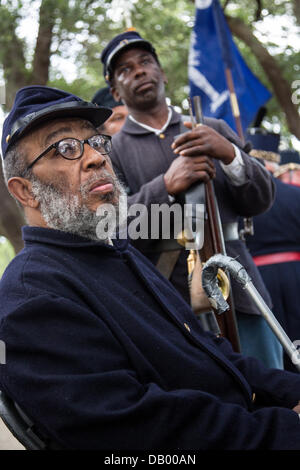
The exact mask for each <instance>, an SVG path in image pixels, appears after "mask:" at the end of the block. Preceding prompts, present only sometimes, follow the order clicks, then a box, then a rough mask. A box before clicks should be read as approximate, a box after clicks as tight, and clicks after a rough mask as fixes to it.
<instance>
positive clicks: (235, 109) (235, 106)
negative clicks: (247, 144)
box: [225, 67, 244, 143]
mask: <svg viewBox="0 0 300 470" xmlns="http://www.w3.org/2000/svg"><path fill="white" fill-rule="evenodd" d="M225 77H226V83H227V87H228V90H229V96H230V106H231V111H232V115H233V118H234V121H235V125H236V130H237V133H238V136H239V138H240V139H241V141H242V142H243V143H244V133H243V127H242V121H241V113H240V108H239V102H238V99H237V96H236V92H235V89H234V83H233V78H232V72H231V69H230V68H227V67H226V68H225Z"/></svg>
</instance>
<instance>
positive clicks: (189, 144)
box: [172, 122, 235, 165]
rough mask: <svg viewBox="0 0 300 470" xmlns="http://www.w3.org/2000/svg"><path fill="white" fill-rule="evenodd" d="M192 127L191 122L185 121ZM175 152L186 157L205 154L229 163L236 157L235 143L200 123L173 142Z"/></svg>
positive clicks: (188, 126) (189, 127)
mask: <svg viewBox="0 0 300 470" xmlns="http://www.w3.org/2000/svg"><path fill="white" fill-rule="evenodd" d="M184 125H185V126H186V127H187V128H188V129H192V123H191V122H185V123H184ZM172 149H173V151H174V153H176V154H178V155H182V156H185V157H196V156H200V155H205V156H207V157H212V158H216V159H218V160H220V161H221V162H222V163H224V164H225V165H229V163H231V162H232V161H233V159H234V158H235V152H234V147H233V145H232V144H231V143H230V142H229V140H227V139H226V138H225V137H223V136H222V135H221V134H219V133H218V132H217V131H215V130H214V129H212V128H211V127H208V126H205V125H199V126H197V127H196V128H194V129H192V130H191V131H190V132H185V133H184V134H181V135H180V136H179V137H177V139H175V140H174V142H173V144H172Z"/></svg>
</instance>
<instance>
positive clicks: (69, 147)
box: [57, 135, 111, 160]
mask: <svg viewBox="0 0 300 470" xmlns="http://www.w3.org/2000/svg"><path fill="white" fill-rule="evenodd" d="M85 142H87V143H88V144H89V145H90V146H91V147H92V148H93V149H95V150H96V151H97V152H99V153H102V154H107V153H109V152H110V151H111V141H110V138H109V137H108V136H105V135H94V136H92V137H90V138H89V139H87V140H86V141H85ZM57 150H58V152H59V153H60V154H61V156H62V157H63V158H67V159H69V160H72V159H76V158H79V157H80V156H81V155H82V152H83V142H81V141H80V140H78V139H75V138H73V139H72V138H68V139H63V140H61V141H60V142H58V144H57Z"/></svg>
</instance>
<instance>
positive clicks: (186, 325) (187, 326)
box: [184, 323, 191, 333]
mask: <svg viewBox="0 0 300 470" xmlns="http://www.w3.org/2000/svg"><path fill="white" fill-rule="evenodd" d="M184 326H185V328H186V329H187V330H188V332H189V333H190V331H191V329H190V327H189V325H188V324H187V323H184Z"/></svg>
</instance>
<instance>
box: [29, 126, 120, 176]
mask: <svg viewBox="0 0 300 470" xmlns="http://www.w3.org/2000/svg"><path fill="white" fill-rule="evenodd" d="M84 144H89V145H90V147H92V148H93V149H94V150H96V151H97V152H99V153H101V154H102V155H107V154H109V153H110V151H111V137H110V136H109V135H105V134H96V135H93V136H92V137H89V138H88V139H85V140H79V139H76V138H75V137H66V138H65V139H61V140H59V141H58V142H55V143H54V144H52V145H50V146H49V147H48V148H46V150H44V152H43V153H41V154H40V155H39V156H38V157H36V158H35V159H34V160H33V162H31V163H30V165H28V167H27V170H29V169H30V168H32V167H33V165H34V164H35V163H36V162H37V161H38V160H40V159H41V158H42V157H43V156H44V155H46V153H48V152H50V150H51V149H53V148H55V149H56V152H57V154H58V155H60V156H61V157H62V158H65V159H66V160H78V159H79V158H81V157H82V155H83V151H84Z"/></svg>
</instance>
